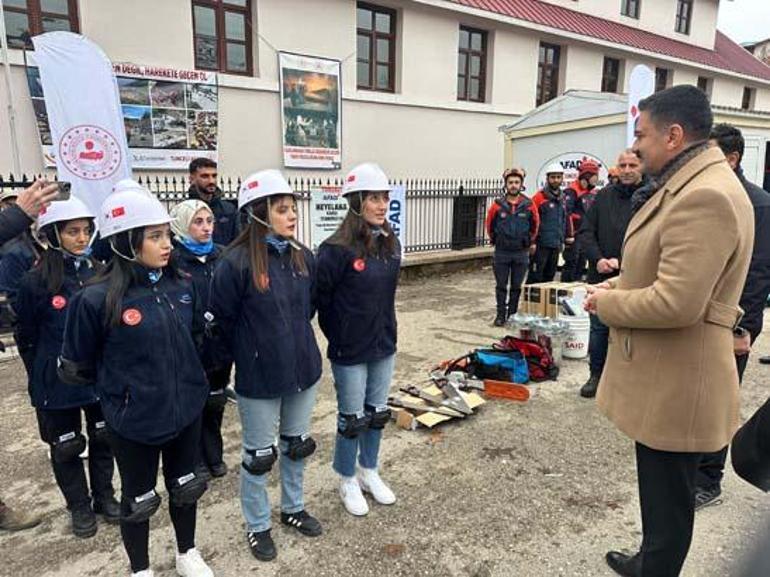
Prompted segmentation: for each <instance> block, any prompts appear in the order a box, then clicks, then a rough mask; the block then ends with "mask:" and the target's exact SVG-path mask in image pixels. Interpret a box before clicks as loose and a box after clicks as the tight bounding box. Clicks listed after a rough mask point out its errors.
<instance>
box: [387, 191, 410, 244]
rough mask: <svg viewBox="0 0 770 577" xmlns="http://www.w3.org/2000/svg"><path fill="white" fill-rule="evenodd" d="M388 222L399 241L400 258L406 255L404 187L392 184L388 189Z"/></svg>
mask: <svg viewBox="0 0 770 577" xmlns="http://www.w3.org/2000/svg"><path fill="white" fill-rule="evenodd" d="M388 223H389V224H390V228H391V229H392V230H393V232H394V233H395V234H396V236H397V237H398V242H400V243H401V258H404V256H405V255H406V187H405V186H404V185H399V186H394V187H393V188H392V189H391V190H390V203H389V204H388Z"/></svg>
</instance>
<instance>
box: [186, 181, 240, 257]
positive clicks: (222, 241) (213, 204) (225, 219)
mask: <svg viewBox="0 0 770 577" xmlns="http://www.w3.org/2000/svg"><path fill="white" fill-rule="evenodd" d="M187 198H188V199H193V200H202V201H203V202H205V203H206V204H208V205H209V208H210V209H211V212H213V213H214V220H215V223H214V236H213V238H214V244H219V245H222V246H227V245H228V244H230V243H231V242H233V240H234V239H235V237H236V236H237V235H238V208H237V206H236V205H235V204H233V203H232V202H230V201H229V200H225V199H223V198H222V191H221V190H220V189H219V188H217V190H216V192H215V193H214V195H213V196H212V197H211V199H210V200H204V199H203V198H201V195H200V193H199V191H198V187H197V186H191V187H190V188H189V189H187Z"/></svg>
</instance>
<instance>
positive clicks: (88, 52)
mask: <svg viewBox="0 0 770 577" xmlns="http://www.w3.org/2000/svg"><path fill="white" fill-rule="evenodd" d="M32 42H33V44H34V45H35V61H36V62H37V65H38V68H39V69H40V82H41V84H42V88H43V93H44V95H45V105H46V109H47V111H48V122H49V124H50V127H51V141H52V143H53V149H54V152H55V154H56V158H57V166H56V168H57V175H58V178H59V180H63V181H69V182H71V183H72V193H73V194H75V195H76V196H77V197H78V198H80V199H81V200H82V201H83V202H85V203H86V204H88V206H90V207H91V208H92V209H93V210H95V211H97V212H98V211H99V209H100V207H101V204H102V201H103V200H104V198H105V197H106V196H107V195H108V194H110V192H111V191H112V185H113V184H114V183H115V182H117V181H118V180H121V179H123V178H131V167H130V165H129V156H128V146H127V144H126V131H125V127H124V125H123V111H122V110H121V106H120V93H119V91H118V84H117V81H116V80H115V74H114V73H113V69H112V64H111V63H110V61H109V60H108V59H107V56H106V55H105V54H104V52H102V49H101V48H99V47H98V46H97V45H96V44H94V43H93V42H91V41H90V40H88V39H87V38H85V37H83V36H80V35H79V34H73V33H71V32H48V33H46V34H42V35H40V36H33V37H32Z"/></svg>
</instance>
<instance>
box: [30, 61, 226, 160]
mask: <svg viewBox="0 0 770 577" xmlns="http://www.w3.org/2000/svg"><path fill="white" fill-rule="evenodd" d="M30 62H31V63H32V65H31V66H29V67H28V68H27V82H28V84H29V92H30V96H31V97H32V106H33V108H34V110H35V117H36V119H37V126H38V132H39V134H40V143H41V146H42V148H43V156H44V158H45V164H46V166H48V167H55V166H56V154H55V151H54V149H53V146H52V141H51V129H50V126H49V122H48V111H47V108H46V103H45V95H44V94H43V88H42V85H41V83H40V74H39V71H38V68H37V67H36V66H35V65H34V57H32V58H30ZM113 70H114V73H115V76H116V79H117V82H118V89H119V92H120V104H121V109H122V112H123V123H124V125H125V129H126V137H127V139H128V147H129V154H130V156H131V166H132V167H133V168H134V169H140V170H141V169H148V170H182V169H187V167H188V165H189V164H190V161H191V160H192V159H194V158H198V157H206V158H210V159H211V160H214V161H216V160H217V126H218V105H219V95H218V88H217V76H216V74H215V73H213V72H205V71H201V70H184V69H178V68H162V67H158V66H140V65H136V64H127V63H114V64H113Z"/></svg>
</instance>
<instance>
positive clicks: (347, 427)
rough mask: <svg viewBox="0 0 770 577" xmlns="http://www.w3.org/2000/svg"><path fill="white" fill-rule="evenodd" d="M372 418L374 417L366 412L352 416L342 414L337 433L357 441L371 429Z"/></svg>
mask: <svg viewBox="0 0 770 577" xmlns="http://www.w3.org/2000/svg"><path fill="white" fill-rule="evenodd" d="M371 418H372V416H371V415H369V414H367V413H366V412H360V413H354V414H352V415H348V414H345V413H340V414H339V419H338V421H337V432H338V433H339V434H340V435H342V436H343V437H345V438H346V439H355V438H356V437H357V436H358V435H359V434H361V433H363V432H364V431H366V429H368V428H369V422H370V421H371Z"/></svg>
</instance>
